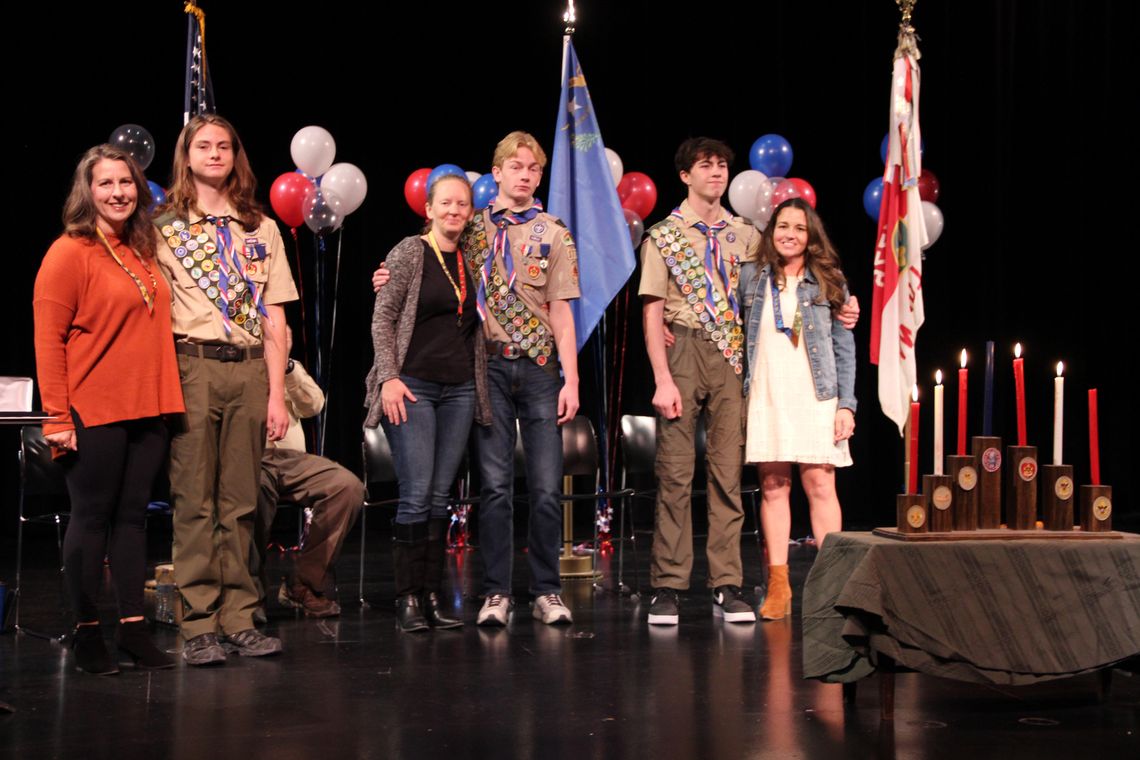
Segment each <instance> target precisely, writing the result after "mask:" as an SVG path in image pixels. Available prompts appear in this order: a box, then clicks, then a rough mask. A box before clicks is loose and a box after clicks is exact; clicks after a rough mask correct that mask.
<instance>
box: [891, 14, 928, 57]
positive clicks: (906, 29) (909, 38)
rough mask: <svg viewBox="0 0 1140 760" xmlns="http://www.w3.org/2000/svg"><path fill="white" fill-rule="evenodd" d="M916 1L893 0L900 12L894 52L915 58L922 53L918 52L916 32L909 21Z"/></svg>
mask: <svg viewBox="0 0 1140 760" xmlns="http://www.w3.org/2000/svg"><path fill="white" fill-rule="evenodd" d="M917 2H918V0H895V5H897V6H898V7H899V13H901V14H902V20H901V21H899V45H898V49H897V50H896V51H895V54H896V55H912V56H914V58H915V60H917V59H919V58H921V57H922V54H921V53H919V52H918V33H917V32H916V31H915V29H914V26H913V25H912V24H911V23H910V20H911V16H912V15H913V14H914V6H915V3H917Z"/></svg>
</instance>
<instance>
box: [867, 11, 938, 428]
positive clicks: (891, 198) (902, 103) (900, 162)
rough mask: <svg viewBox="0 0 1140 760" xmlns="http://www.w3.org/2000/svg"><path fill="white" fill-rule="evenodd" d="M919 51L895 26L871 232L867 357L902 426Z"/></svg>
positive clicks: (913, 252) (918, 213)
mask: <svg viewBox="0 0 1140 760" xmlns="http://www.w3.org/2000/svg"><path fill="white" fill-rule="evenodd" d="M918 58H919V52H918V47H917V45H916V42H915V37H914V29H913V27H910V26H909V25H906V26H904V27H903V29H901V30H900V32H899V46H898V48H897V49H896V50H895V62H894V72H893V74H892V78H891V128H890V132H889V138H888V139H889V144H888V148H887V163H886V167H885V168H884V170H883V196H882V203H881V205H880V207H879V234H878V236H877V237H876V239H875V276H874V299H873V302H872V308H871V363H872V364H876V365H878V367H879V405H880V406H881V407H882V409H883V414H885V415H887V416H888V417H890V418H891V419H892V420H894V422H895V424H897V425H898V426H899V434H900V435H901V434H902V432H903V428H904V427H905V425H906V419H907V414H908V413H909V409H910V406H909V402H910V391H911V386H913V385H914V384H915V361H914V350H915V339H916V338H917V337H918V328H919V327H921V326H922V323H923V320H924V319H925V317H924V315H923V308H922V249H923V247H924V246H925V245H926V242H927V237H926V227H925V225H924V223H923V219H922V199H921V198H919V195H918V176H919V174H921V173H922V159H921V157H920V156H919V146H920V145H921V144H922V135H921V133H920V131H919V128H918V82H919V70H918Z"/></svg>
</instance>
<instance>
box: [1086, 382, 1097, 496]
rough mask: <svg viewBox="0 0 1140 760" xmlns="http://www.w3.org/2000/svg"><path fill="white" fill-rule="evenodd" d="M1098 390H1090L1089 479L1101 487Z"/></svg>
mask: <svg viewBox="0 0 1140 760" xmlns="http://www.w3.org/2000/svg"><path fill="white" fill-rule="evenodd" d="M1097 437H1098V436H1097V424H1096V388H1090V389H1089V477H1090V478H1091V479H1092V484H1093V485H1094V486H1099V485H1100V445H1099V444H1098V443H1097Z"/></svg>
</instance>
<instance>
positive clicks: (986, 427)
mask: <svg viewBox="0 0 1140 760" xmlns="http://www.w3.org/2000/svg"><path fill="white" fill-rule="evenodd" d="M982 415H983V416H982V435H993V434H994V342H993V341H992V340H987V341H986V400H985V404H984V406H983V410H982Z"/></svg>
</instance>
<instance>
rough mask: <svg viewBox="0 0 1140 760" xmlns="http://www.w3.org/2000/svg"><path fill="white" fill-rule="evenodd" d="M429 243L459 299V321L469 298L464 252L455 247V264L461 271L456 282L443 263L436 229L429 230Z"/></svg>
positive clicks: (457, 312)
mask: <svg viewBox="0 0 1140 760" xmlns="http://www.w3.org/2000/svg"><path fill="white" fill-rule="evenodd" d="M427 239H428V245H430V246H431V249H432V250H433V251H435V258H436V261H438V262H439V266H440V268H441V269H442V270H443V273H444V274H445V275H447V281H448V282H450V283H451V289H452V290H453V291H455V300H457V301H459V307H458V308H457V309H456V310H455V321H456V323H459V322H460V321H462V320H463V302H464V301H466V300H467V278H466V277H464V276H463V252H462V251H460V250H459V249H458V248H456V249H455V265H456V269H457V271H458V273H459V284H458V285H457V284H455V278H454V277H452V276H451V272H450V270H448V268H447V264H445V263H443V252H442V251H440V250H439V243H437V242H436V241H435V230H429V231H428V235H427Z"/></svg>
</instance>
